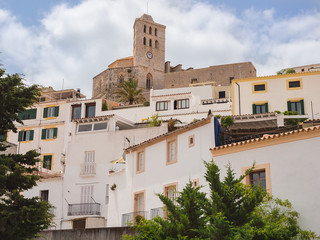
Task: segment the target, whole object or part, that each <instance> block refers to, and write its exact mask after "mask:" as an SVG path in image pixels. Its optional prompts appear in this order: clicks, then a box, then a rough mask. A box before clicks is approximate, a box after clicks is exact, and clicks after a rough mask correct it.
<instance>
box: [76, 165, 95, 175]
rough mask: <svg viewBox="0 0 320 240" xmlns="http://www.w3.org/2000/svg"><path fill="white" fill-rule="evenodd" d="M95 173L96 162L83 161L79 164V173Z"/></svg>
mask: <svg viewBox="0 0 320 240" xmlns="http://www.w3.org/2000/svg"><path fill="white" fill-rule="evenodd" d="M95 174H96V163H94V162H93V163H85V164H83V165H82V166H81V172H80V175H82V176H85V175H95Z"/></svg>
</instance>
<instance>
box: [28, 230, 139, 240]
mask: <svg viewBox="0 0 320 240" xmlns="http://www.w3.org/2000/svg"><path fill="white" fill-rule="evenodd" d="M124 234H130V235H132V234H134V231H133V230H131V229H130V228H129V227H115V228H91V229H77V230H49V231H44V232H42V233H40V235H41V236H40V237H38V238H35V239H34V240H70V239H74V240H120V239H121V236H122V235H124Z"/></svg>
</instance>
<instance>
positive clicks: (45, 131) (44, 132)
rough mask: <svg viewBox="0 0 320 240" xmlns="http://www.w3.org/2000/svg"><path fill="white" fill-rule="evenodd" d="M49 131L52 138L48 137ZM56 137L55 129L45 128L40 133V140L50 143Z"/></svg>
mask: <svg viewBox="0 0 320 240" xmlns="http://www.w3.org/2000/svg"><path fill="white" fill-rule="evenodd" d="M49 131H52V138H51V137H48V134H49ZM57 137H58V128H57V127H47V128H44V129H42V131H41V140H44V141H52V140H55V139H56V138H57Z"/></svg>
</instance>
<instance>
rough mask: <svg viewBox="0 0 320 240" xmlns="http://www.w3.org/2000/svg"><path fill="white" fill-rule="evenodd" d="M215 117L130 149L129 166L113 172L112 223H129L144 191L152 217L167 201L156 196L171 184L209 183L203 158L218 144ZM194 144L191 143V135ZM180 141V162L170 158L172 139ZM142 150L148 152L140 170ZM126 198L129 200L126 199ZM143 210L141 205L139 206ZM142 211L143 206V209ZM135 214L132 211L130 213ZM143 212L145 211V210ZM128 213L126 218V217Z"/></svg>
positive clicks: (178, 146) (127, 161)
mask: <svg viewBox="0 0 320 240" xmlns="http://www.w3.org/2000/svg"><path fill="white" fill-rule="evenodd" d="M213 129H214V127H213V118H208V119H206V120H202V121H200V122H198V123H195V124H191V125H189V126H187V127H185V128H184V129H182V130H177V131H175V132H171V133H168V134H167V135H165V136H161V137H159V138H156V139H154V140H152V141H150V143H148V142H147V143H144V144H141V146H138V147H135V148H133V149H130V148H129V149H127V150H126V151H127V155H126V168H125V169H124V170H123V171H120V172H118V173H116V174H113V175H111V176H110V178H109V179H110V183H111V184H116V186H117V187H116V189H115V190H114V191H111V192H110V206H112V207H110V208H109V215H110V216H112V217H110V221H109V222H108V226H109V227H116V226H121V225H125V224H126V220H127V221H128V220H130V219H131V220H132V217H133V218H134V215H132V213H133V212H137V206H135V204H137V203H135V201H136V199H135V197H137V194H138V195H139V193H143V199H144V200H143V203H142V205H143V210H142V211H143V212H146V213H143V214H145V217H147V218H151V217H152V215H153V214H152V213H153V211H155V210H159V211H162V210H161V209H162V207H163V204H162V203H161V201H160V199H159V198H158V197H157V196H156V194H157V193H163V192H164V191H165V187H166V186H167V187H168V185H171V184H174V185H175V186H176V190H177V191H181V190H182V188H183V187H184V186H185V185H186V184H187V182H188V181H189V180H191V181H193V180H195V181H197V183H198V184H205V181H204V177H203V175H204V171H205V169H204V165H203V161H210V160H211V158H212V157H211V153H210V151H209V149H210V148H212V147H213V146H214V130H213ZM191 136H192V137H193V139H194V145H192V146H190V144H189V141H190V139H189V138H190V137H191ZM172 140H174V141H176V144H177V145H176V162H174V163H171V164H169V163H168V162H167V158H168V156H167V154H168V151H169V150H168V143H169V142H171V141H172ZM138 153H143V154H144V163H145V164H144V171H141V172H139V171H138V172H137V157H138ZM124 199H125V200H124ZM138 210H139V209H138ZM139 211H141V209H140V210H139ZM130 214H131V215H130ZM141 214H142V213H141ZM124 215H126V218H125V219H126V220H124Z"/></svg>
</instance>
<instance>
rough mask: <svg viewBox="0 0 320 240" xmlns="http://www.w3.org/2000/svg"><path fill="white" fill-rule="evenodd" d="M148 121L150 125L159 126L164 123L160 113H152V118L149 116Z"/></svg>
mask: <svg viewBox="0 0 320 240" xmlns="http://www.w3.org/2000/svg"><path fill="white" fill-rule="evenodd" d="M148 122H149V125H148V127H159V126H160V125H161V123H162V121H161V120H160V119H159V115H158V114H152V115H151V118H148Z"/></svg>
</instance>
